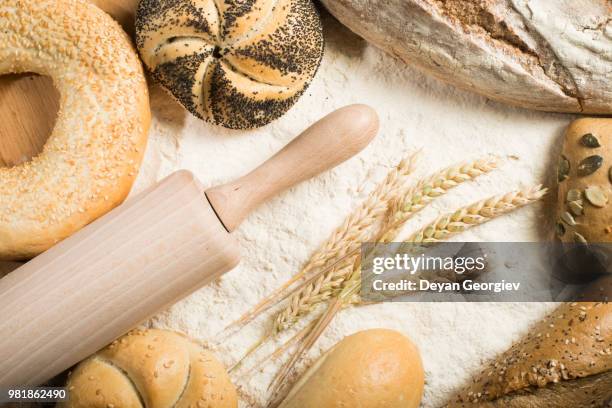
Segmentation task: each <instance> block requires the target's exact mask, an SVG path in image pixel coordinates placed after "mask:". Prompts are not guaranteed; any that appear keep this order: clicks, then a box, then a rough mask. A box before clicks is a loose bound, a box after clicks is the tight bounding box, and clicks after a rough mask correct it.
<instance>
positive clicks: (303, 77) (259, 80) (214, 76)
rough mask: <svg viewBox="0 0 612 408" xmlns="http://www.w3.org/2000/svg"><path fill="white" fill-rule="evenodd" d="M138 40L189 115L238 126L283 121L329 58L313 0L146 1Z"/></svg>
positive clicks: (138, 25)
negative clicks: (285, 114)
mask: <svg viewBox="0 0 612 408" xmlns="http://www.w3.org/2000/svg"><path fill="white" fill-rule="evenodd" d="M136 43H137V46H138V50H139V51H140V55H141V57H142V59H143V61H144V63H145V65H146V66H147V67H148V68H149V70H150V71H151V73H152V75H153V77H154V78H155V79H156V80H157V81H159V82H160V83H161V84H162V85H163V86H164V87H165V88H166V89H167V90H168V91H169V92H170V93H171V94H172V95H173V96H174V97H175V98H176V99H177V100H178V101H179V102H180V103H181V104H182V105H183V106H184V107H185V108H186V109H187V110H189V111H190V112H191V113H192V114H194V115H195V116H197V117H199V118H201V119H205V120H206V121H208V122H210V123H213V124H218V125H222V126H225V127H228V128H232V129H247V128H254V127H259V126H263V125H265V124H267V123H269V122H271V121H273V120H275V119H277V118H278V117H280V116H282V115H283V114H284V113H285V112H286V111H287V110H288V109H289V108H290V107H291V106H292V105H293V104H294V103H295V102H296V101H297V99H298V98H299V97H300V95H301V94H302V93H303V92H304V90H305V89H306V88H307V86H308V84H309V83H310V80H311V79H312V78H313V76H314V75H315V73H316V71H317V69H318V67H319V64H320V62H321V58H322V56H323V34H322V26H321V22H320V20H319V16H318V14H317V11H316V9H315V7H314V5H313V4H312V2H311V0H248V1H236V0H226V1H216V0H141V1H140V3H139V6H138V11H137V13H136Z"/></svg>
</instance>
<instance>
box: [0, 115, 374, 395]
mask: <svg viewBox="0 0 612 408" xmlns="http://www.w3.org/2000/svg"><path fill="white" fill-rule="evenodd" d="M377 130H378V118H377V116H376V113H375V112H374V111H373V110H372V109H371V108H369V107H367V106H365V105H352V106H347V107H345V108H342V109H339V110H337V111H335V112H333V113H331V114H329V115H328V116H326V117H325V118H323V119H321V120H320V121H318V122H317V123H315V124H314V125H312V126H311V127H310V128H308V129H307V130H306V131H305V132H304V133H302V134H301V135H300V136H299V137H297V138H296V139H294V140H293V141H292V142H291V143H290V144H289V145H288V146H286V147H285V148H284V149H283V150H281V151H280V152H279V153H277V154H276V155H275V156H274V157H272V158H271V159H270V160H268V161H267V162H266V163H264V164H263V165H262V166H260V167H259V168H257V169H256V170H254V171H253V172H251V173H249V174H247V175H246V176H244V177H242V178H240V179H238V180H236V181H234V182H231V183H229V184H225V185H222V186H219V187H214V188H211V189H209V190H207V191H206V192H204V190H203V188H202V185H201V184H200V183H199V182H198V181H197V180H196V178H195V177H194V176H193V175H192V174H191V173H189V172H187V171H179V172H177V173H174V174H173V175H171V176H169V177H168V178H166V179H165V180H163V181H162V182H161V183H159V184H157V185H156V186H153V187H152V188H150V189H148V190H147V191H144V192H143V193H141V194H139V195H137V196H135V197H134V198H132V199H130V200H128V201H127V202H126V203H125V204H123V205H121V206H119V207H117V208H116V209H114V210H113V211H111V212H110V213H108V214H107V215H105V216H104V217H102V218H100V219H98V220H97V221H95V222H93V223H92V224H90V225H89V226H87V227H85V228H83V229H82V230H81V231H79V232H78V233H76V234H74V235H73V236H71V237H70V238H68V239H66V240H64V241H62V242H60V243H59V244H58V245H56V246H55V247H53V248H51V249H50V250H48V251H47V252H45V253H43V254H42V255H40V256H38V257H36V258H34V259H33V260H31V261H30V262H28V263H26V264H25V265H23V266H22V267H20V268H18V269H16V270H15V271H13V272H12V273H9V274H8V275H7V276H5V277H4V278H2V279H0V388H1V387H7V386H17V385H34V384H40V383H42V382H44V381H46V380H48V379H49V378H51V377H53V376H55V375H57V374H59V373H60V372H62V371H63V370H65V369H67V368H69V367H71V366H72V365H73V364H75V363H77V362H78V361H80V360H82V359H83V358H85V357H87V356H88V355H90V354H91V353H93V352H95V351H97V350H98V349H100V348H102V347H103V346H105V345H106V344H108V343H110V342H111V341H112V340H114V339H115V338H117V337H119V336H120V335H122V334H124V333H125V332H127V331H128V330H130V329H131V328H133V327H134V326H136V325H138V324H139V323H141V322H142V321H144V320H145V319H147V318H148V317H150V316H152V315H153V314H155V313H156V312H159V311H160V310H163V309H165V308H166V307H168V306H169V305H171V304H172V303H174V302H176V301H177V300H179V299H181V298H183V297H184V296H186V295H188V294H189V293H191V292H193V291H195V290H196V289H198V288H200V287H202V286H204V285H206V284H207V283H209V282H210V281H212V280H213V279H215V278H218V277H219V276H220V275H221V274H223V273H224V272H226V271H228V270H230V269H232V268H233V267H234V266H236V264H237V263H238V261H239V253H238V245H237V243H236V241H235V239H234V237H233V236H232V235H231V234H230V232H231V231H232V230H233V229H234V228H235V227H237V226H238V225H239V224H240V222H241V221H242V219H243V218H244V217H245V216H246V215H247V214H248V213H249V212H250V211H251V210H252V209H254V208H255V207H256V206H258V205H259V204H260V203H262V202H263V201H265V200H266V199H268V198H269V197H271V196H272V195H274V194H277V193H278V192H280V191H282V190H284V189H286V188H288V187H289V186H291V185H293V184H294V183H297V182H299V181H302V180H305V179H308V178H310V177H312V176H314V175H316V174H318V173H319V172H321V171H323V170H325V169H328V168H330V167H332V166H334V165H336V164H338V163H341V162H342V161H344V160H346V159H348V158H349V157H351V156H352V155H354V154H355V153H357V152H359V151H360V150H361V149H363V148H364V147H365V146H366V145H367V144H368V143H369V141H370V140H371V139H372V137H373V136H374V135H375V134H376V132H377ZM312 216H313V217H316V214H312Z"/></svg>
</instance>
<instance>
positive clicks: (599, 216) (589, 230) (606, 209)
mask: <svg viewBox="0 0 612 408" xmlns="http://www.w3.org/2000/svg"><path fill="white" fill-rule="evenodd" d="M558 181H559V189H558V193H557V218H556V222H557V235H558V236H559V238H560V239H561V240H562V241H563V242H592V243H603V242H612V119H607V118H582V119H578V120H575V121H574V122H572V123H571V124H570V126H569V127H568V129H567V131H566V134H565V141H564V143H563V152H562V154H561V157H560V158H559V167H558Z"/></svg>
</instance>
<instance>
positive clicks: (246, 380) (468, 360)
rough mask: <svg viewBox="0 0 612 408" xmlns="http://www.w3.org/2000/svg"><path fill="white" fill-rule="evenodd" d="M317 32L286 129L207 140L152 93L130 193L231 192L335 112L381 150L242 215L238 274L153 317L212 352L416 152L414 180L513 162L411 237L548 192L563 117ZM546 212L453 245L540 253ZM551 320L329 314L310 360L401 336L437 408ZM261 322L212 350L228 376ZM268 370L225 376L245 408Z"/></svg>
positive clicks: (443, 313)
mask: <svg viewBox="0 0 612 408" xmlns="http://www.w3.org/2000/svg"><path fill="white" fill-rule="evenodd" d="M325 28H326V38H327V49H326V54H325V58H324V61H323V65H322V67H321V69H320V71H319V73H318V74H317V76H316V79H315V80H314V82H313V83H312V85H311V86H310V88H309V89H308V91H307V92H306V94H305V95H304V96H303V97H302V98H301V99H300V101H299V102H298V103H297V104H296V105H295V107H293V109H291V111H290V112H289V113H288V114H287V115H285V116H284V117H283V118H281V119H280V120H278V121H276V122H275V123H273V124H271V125H269V126H267V127H265V128H262V129H258V130H254V131H247V132H238V131H230V130H225V129H221V128H217V127H213V126H209V125H207V124H206V123H203V122H201V121H199V120H197V119H196V118H194V117H192V116H190V115H188V114H187V113H185V111H184V110H183V109H181V108H180V107H179V106H178V105H177V104H176V103H174V102H173V101H171V100H170V98H168V97H167V96H166V95H165V94H164V93H163V92H162V91H160V90H159V89H153V91H152V94H153V95H152V104H153V109H154V116H155V119H154V122H153V128H152V133H151V143H150V146H149V150H148V153H147V157H146V161H145V166H144V171H143V172H142V176H141V178H140V180H139V186H138V187H140V188H142V187H143V186H144V185H148V184H149V183H151V182H153V181H154V180H156V179H159V178H161V177H162V176H165V175H166V174H168V173H169V172H171V171H173V170H176V169H179V168H186V169H189V170H191V171H193V172H194V173H196V174H197V175H198V176H199V177H200V179H201V180H202V182H203V183H204V184H205V185H207V186H212V185H215V184H217V183H221V182H225V181H228V180H230V179H232V178H234V177H237V176H239V175H241V174H243V173H245V172H246V171H248V170H250V169H252V168H253V167H254V166H256V165H258V164H259V163H261V162H262V161H263V160H264V159H266V158H267V157H269V156H270V155H272V154H273V153H274V152H275V151H277V150H278V149H280V148H281V147H282V146H283V145H285V144H286V143H287V142H288V141H289V140H291V139H292V138H293V137H294V136H295V135H297V134H298V133H299V132H300V131H302V130H303V129H305V128H306V127H307V126H308V125H309V124H310V123H312V122H314V121H315V120H317V119H318V118H320V117H321V116H323V115H324V114H326V113H329V112H330V111H332V110H334V109H336V108H339V107H341V106H343V105H346V104H350V103H367V104H370V105H371V106H373V107H374V108H375V109H376V110H377V111H378V113H379V115H380V117H381V122H382V128H381V131H380V134H379V136H378V138H377V139H375V141H374V142H373V143H372V144H371V145H370V146H369V147H368V148H367V149H366V150H365V151H364V152H363V153H361V154H360V155H359V156H357V157H355V158H354V159H352V160H350V161H348V162H347V163H345V164H343V165H341V166H339V167H338V168H336V169H334V170H332V171H330V172H328V173H326V174H324V175H322V176H319V177H317V178H315V179H313V180H311V181H309V182H306V183H303V184H301V185H299V186H298V187H295V188H293V189H291V190H290V191H288V192H286V193H285V194H282V195H281V196H280V197H277V198H275V199H273V200H271V201H270V202H269V203H267V204H265V205H264V206H262V207H261V208H260V209H258V210H257V211H256V212H255V213H254V214H252V215H251V216H250V217H249V218H248V219H247V220H246V221H245V223H244V224H243V225H242V227H241V228H240V229H239V230H238V231H237V232H236V235H237V236H238V238H239V240H240V243H241V245H242V251H243V261H242V264H241V265H240V266H239V267H238V268H236V269H235V270H233V271H231V272H229V273H227V274H226V275H225V276H223V277H222V278H221V279H220V281H219V282H218V283H216V284H214V285H211V286H209V287H206V288H204V289H202V290H200V291H198V292H197V293H195V294H194V295H192V296H190V297H189V298H187V299H185V300H184V301H182V302H180V303H178V304H176V305H175V306H174V307H172V308H171V309H170V310H169V311H167V312H165V313H162V314H160V315H159V316H158V317H157V318H155V319H153V321H152V324H153V325H155V326H158V327H169V328H174V329H179V330H183V331H185V332H187V333H188V334H190V335H191V336H193V337H195V338H198V339H200V340H203V341H213V340H214V338H215V334H216V333H218V332H220V331H221V330H222V329H223V328H224V327H225V326H226V325H227V324H229V323H230V322H232V321H233V320H234V319H236V318H237V317H239V316H240V315H241V314H242V313H243V312H245V311H247V310H248V309H249V308H250V307H252V306H253V305H254V304H255V303H256V302H257V301H258V300H260V299H261V298H262V297H264V296H265V295H266V294H267V293H269V292H271V291H272V290H273V289H274V288H276V287H277V286H279V285H280V284H281V283H283V282H284V281H285V280H286V279H288V278H289V277H290V276H291V275H292V274H294V273H296V272H297V271H298V269H299V267H300V265H301V264H302V263H303V262H304V261H305V260H306V259H307V258H308V256H309V254H310V253H311V252H312V251H313V250H315V249H316V247H317V246H318V245H319V244H320V243H321V242H322V241H323V240H324V239H326V238H327V237H328V235H329V234H330V232H331V231H332V230H333V229H334V228H335V227H336V226H337V225H338V224H339V223H340V222H341V221H342V219H343V218H344V217H345V216H346V215H347V214H348V213H349V212H350V211H351V209H352V208H354V207H355V206H356V205H357V204H358V203H360V202H361V201H362V200H363V199H364V198H365V197H366V195H367V194H368V192H369V191H370V190H371V189H372V187H373V186H374V185H375V183H377V182H378V181H380V180H381V178H382V177H383V176H384V175H385V174H386V172H387V171H388V170H389V169H390V168H391V167H392V165H394V164H396V163H397V162H398V161H399V160H400V159H401V158H402V157H403V156H405V155H406V154H407V153H409V152H411V151H414V150H415V149H418V148H422V149H423V153H422V160H421V162H420V163H419V174H421V175H423V174H427V173H429V172H431V171H434V170H437V169H440V168H442V167H444V166H447V165H450V164H452V163H455V162H457V161H460V160H465V159H469V158H475V157H478V156H481V155H483V154H486V153H497V154H500V155H515V156H517V157H518V158H519V159H518V160H512V161H509V163H507V164H506V165H505V166H504V167H502V169H501V170H500V171H497V172H495V173H493V174H492V175H489V176H486V177H484V178H482V179H480V180H479V181H478V182H476V183H471V184H470V185H468V186H461V187H459V188H458V189H457V190H455V191H453V192H452V193H451V194H450V195H449V196H448V197H447V198H445V199H443V200H439V201H436V202H435V203H434V204H433V205H432V206H431V208H429V209H428V210H426V211H424V212H423V213H422V214H421V215H420V216H418V217H417V219H416V221H414V222H412V223H411V226H412V227H414V226H415V225H419V224H422V223H424V222H425V221H427V220H430V219H432V218H433V217H435V216H436V215H437V214H438V213H439V212H442V211H448V210H451V209H454V208H456V207H458V206H461V205H464V204H467V203H469V202H471V201H475V200H477V199H480V198H483V197H486V196H489V195H491V194H495V193H500V192H505V191H509V190H512V189H515V188H517V187H526V186H528V185H531V184H537V183H548V182H549V180H550V174H551V171H552V169H553V168H554V167H555V166H554V157H555V156H556V155H555V154H554V153H556V152H558V149H559V147H558V146H560V139H561V137H562V133H563V129H564V127H565V126H566V125H567V124H568V123H569V121H570V120H571V119H572V117H571V116H569V115H560V114H546V113H539V112H531V111H526V110H521V109H517V108H513V107H509V106H504V105H501V104H498V103H494V102H491V101H489V100H487V99H485V98H482V97H479V96H476V95H473V94H470V93H467V92H463V91H460V90H457V89H456V88H453V87H450V86H447V85H445V84H443V83H440V82H438V81H436V80H433V79H431V78H428V77H426V76H424V75H422V74H420V73H419V72H416V71H415V70H413V69H411V68H409V67H406V66H405V65H404V64H402V63H400V62H397V61H395V60H394V59H392V58H391V57H389V56H387V55H385V54H383V53H382V52H380V51H378V50H377V49H375V48H373V47H372V46H369V45H367V44H366V43H365V42H364V41H363V40H361V39H360V38H358V37H356V36H355V35H354V34H352V33H351V32H350V31H348V30H347V29H345V28H343V27H342V26H340V24H339V23H337V22H336V21H335V20H333V19H331V18H329V17H325ZM547 208H548V207H546V206H545V205H536V206H533V207H531V208H526V209H523V210H520V211H518V212H516V213H514V214H511V215H509V216H506V217H503V218H500V219H498V220H495V221H493V222H491V223H490V224H487V225H485V226H482V227H479V228H475V229H473V230H472V231H470V232H468V233H466V234H464V235H462V236H461V239H463V240H467V241H469V240H472V241H534V240H538V239H542V238H543V237H544V236H545V234H546V226H545V225H546V220H547V213H548V211H547V210H546V209H547ZM551 307H552V305H550V304H512V303H505V304H468V303H452V304H430V303H403V304H380V305H374V306H367V307H360V308H352V309H349V310H345V311H342V312H341V313H340V315H339V316H338V317H337V318H336V319H335V321H334V322H333V324H332V325H331V327H330V328H329V329H328V330H327V332H326V333H325V334H324V336H323V337H322V338H321V339H320V340H319V342H318V343H317V345H316V346H315V348H314V350H312V352H311V353H310V356H309V357H310V359H312V358H316V357H317V356H318V355H319V354H320V353H321V352H322V351H324V350H326V349H327V348H329V347H330V346H332V345H333V344H334V343H335V342H337V341H338V340H340V339H341V338H342V337H343V336H346V335H348V334H351V333H353V332H356V331H359V330H362V329H366V328H373V327H386V328H392V329H396V330H399V331H401V332H403V333H405V334H406V335H408V336H409V337H410V338H412V340H413V341H414V342H416V344H417V345H418V346H419V348H420V351H421V355H422V358H423V361H424V365H425V370H426V381H427V384H426V389H425V396H424V399H423V406H424V407H435V406H439V405H440V404H442V403H443V402H444V400H445V398H447V397H448V396H449V395H450V394H451V393H452V391H453V389H454V388H455V387H457V386H459V385H461V384H462V383H463V382H464V381H466V380H467V379H468V378H469V377H470V375H471V374H472V373H474V372H475V371H476V370H477V369H478V367H479V366H480V364H481V362H482V361H483V360H485V359H487V358H490V357H491V356H493V355H494V354H495V353H497V352H499V351H501V350H503V349H505V348H506V347H508V346H509V345H510V344H511V342H512V341H514V340H516V339H517V338H518V337H519V336H520V335H522V334H523V333H524V332H525V331H526V330H527V328H528V326H529V324H530V323H532V322H533V321H535V320H538V319H539V318H541V317H542V316H543V315H544V314H545V313H546V312H547V311H549V310H551ZM268 322H269V320H266V319H260V320H259V321H257V322H255V323H254V324H252V325H251V326H249V327H247V328H246V329H245V330H243V331H242V332H241V333H240V334H239V335H237V336H235V337H233V338H232V339H231V341H230V342H229V343H227V344H226V345H225V346H224V347H222V348H218V349H217V355H218V357H219V358H221V359H222V360H223V361H225V362H226V363H227V364H228V365H229V364H231V363H232V362H235V360H236V358H237V357H238V356H240V355H241V354H242V353H244V352H245V351H246V349H247V348H248V346H249V345H251V344H253V343H254V342H255V341H257V340H258V339H259V336H261V335H262V334H263V333H264V332H265V328H266V327H267V326H266V324H267V323H268ZM270 350H271V348H269V349H268V351H270ZM264 355H265V353H263V354H258V356H259V357H261V356H264ZM256 360H257V358H255V360H251V361H252V362H254V361H256ZM278 366H279V362H271V363H269V364H266V365H264V366H263V367H262V368H261V372H260V371H256V372H255V373H254V374H252V375H251V376H250V377H249V376H247V377H242V378H240V376H238V375H235V374H233V379H234V381H235V382H236V383H237V385H238V386H240V388H241V395H242V396H243V403H242V405H243V406H257V407H259V406H262V404H263V403H264V402H265V400H266V396H267V394H266V389H267V386H268V382H269V381H270V379H271V377H272V375H273V374H274V372H275V370H276V369H277V368H278Z"/></svg>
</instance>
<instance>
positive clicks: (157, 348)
mask: <svg viewBox="0 0 612 408" xmlns="http://www.w3.org/2000/svg"><path fill="white" fill-rule="evenodd" d="M66 388H68V389H69V390H70V395H69V400H68V401H66V402H62V403H60V404H58V408H108V407H116V408H142V407H151V408H153V407H159V408H171V407H174V408H188V407H214V408H237V407H238V395H237V393H236V388H235V387H234V385H233V384H232V383H231V381H230V378H229V375H228V374H227V371H226V370H225V367H223V365H222V364H221V363H220V362H219V361H218V360H217V359H216V358H215V357H214V356H213V355H212V354H211V353H210V352H208V351H206V350H205V349H204V348H203V347H202V346H201V345H199V344H197V343H195V342H193V341H191V340H190V339H189V338H187V337H185V336H183V335H182V334H180V333H176V332H173V331H170V330H157V329H150V330H139V329H136V330H133V331H131V332H130V333H128V334H126V335H125V336H123V337H121V338H120V339H118V340H116V341H114V342H113V343H112V344H110V345H109V346H107V347H106V348H104V349H102V350H100V351H99V352H97V353H96V354H94V355H93V356H91V357H90V358H88V359H87V360H85V361H83V362H81V363H80V364H79V365H78V366H77V367H76V369H75V370H74V372H73V373H72V374H71V375H70V377H69V379H68V383H67V384H66Z"/></svg>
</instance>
